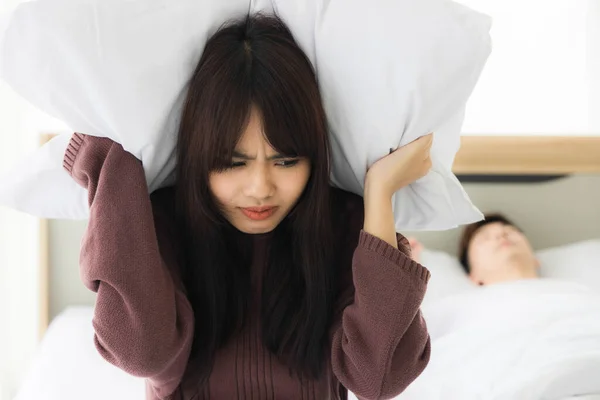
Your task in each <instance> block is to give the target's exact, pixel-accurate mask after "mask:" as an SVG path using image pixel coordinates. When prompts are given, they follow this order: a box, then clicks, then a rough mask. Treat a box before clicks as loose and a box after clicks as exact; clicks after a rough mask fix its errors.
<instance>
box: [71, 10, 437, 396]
mask: <svg viewBox="0 0 600 400" xmlns="http://www.w3.org/2000/svg"><path fill="white" fill-rule="evenodd" d="M430 146H431V136H426V137H424V138H422V139H419V140H417V141H415V142H413V143H412V144H410V145H408V146H405V147H402V148H400V149H398V150H397V151H395V152H393V153H392V154H390V155H389V156H387V157H385V158H383V159H381V160H380V161H378V162H377V163H375V164H374V165H373V166H372V167H371V168H370V169H369V171H368V173H367V179H366V182H365V196H364V203H363V199H361V198H360V197H358V196H355V195H352V194H349V193H346V192H343V191H341V190H337V189H333V188H331V187H330V186H329V171H330V163H331V161H330V150H329V142H328V135H327V121H326V118H325V113H324V111H323V105H322V103H321V99H320V96H319V90H318V85H317V82H316V77H315V73H314V71H313V69H312V67H311V64H310V62H309V60H308V59H307V58H306V56H305V55H304V54H303V53H302V51H301V50H300V48H299V47H298V46H297V44H296V43H295V42H294V39H293V37H292V35H291V33H290V32H289V30H288V29H287V28H286V27H285V25H284V24H283V23H282V22H281V21H280V20H278V19H277V18H275V17H267V16H260V15H259V16H252V17H250V16H249V17H247V18H245V19H244V20H242V21H237V22H234V23H231V24H229V25H226V26H224V27H223V28H221V29H220V30H219V31H218V32H217V33H216V34H215V35H214V36H213V37H212V38H210V40H209V41H208V42H207V44H206V48H205V50H204V52H203V55H202V57H201V60H200V62H199V64H198V67H197V69H196V71H195V72H194V74H193V77H192V79H191V81H190V85H189V92H188V95H187V100H186V102H185V105H184V110H183V113H182V116H181V122H180V130H179V136H178V147H177V160H178V163H177V171H176V172H177V184H176V186H175V187H171V188H165V189H161V190H159V191H157V192H155V193H153V194H152V195H151V196H148V189H147V186H146V181H145V177H144V170H143V168H142V165H141V163H140V162H139V161H138V160H137V159H136V158H134V157H133V156H132V155H130V154H129V153H127V152H125V151H124V150H123V149H122V147H121V146H120V145H119V144H117V143H114V142H112V141H110V140H109V139H102V138H93V137H89V136H85V135H81V134H75V135H74V136H73V138H72V141H71V143H70V146H69V149H68V150H67V153H66V155H65V168H66V169H67V171H69V172H70V173H71V175H72V176H73V178H74V179H75V180H76V181H77V182H78V183H79V184H81V185H82V186H84V187H85V188H87V189H88V191H89V204H90V220H89V226H88V229H87V232H86V236H85V238H84V241H83V246H82V253H81V271H82V272H81V275H82V278H83V280H84V282H85V283H86V285H87V286H88V288H90V289H91V290H93V291H95V292H97V301H96V311H95V316H94V321H93V324H94V328H95V344H96V347H97V349H98V351H99V352H100V353H101V354H102V356H104V357H105V358H106V359H107V360H108V361H109V362H111V363H112V364H114V365H116V366H117V367H119V368H121V369H123V370H124V371H126V372H128V373H130V374H133V375H136V376H140V377H145V378H147V380H146V382H147V385H146V386H147V398H148V399H186V400H187V399H234V398H240V399H247V398H256V399H319V400H321V399H345V398H347V390H351V391H352V392H354V393H355V394H356V395H358V396H359V397H361V398H364V399H383V398H391V397H394V396H396V395H397V394H398V393H400V392H402V390H404V388H406V387H407V385H409V384H410V383H411V382H412V381H413V380H414V379H415V378H416V377H417V376H418V375H419V374H420V372H421V371H422V370H423V369H424V368H425V366H426V364H427V362H428V360H429V352H430V343H429V335H428V333H427V329H426V326H425V322H424V321H423V318H422V316H421V313H420V311H419V306H420V303H421V301H422V299H423V295H424V292H425V289H426V284H427V281H428V279H429V272H428V271H427V270H426V269H425V268H424V267H422V266H421V265H419V264H418V263H416V262H414V261H412V260H411V259H410V247H409V246H408V242H407V241H406V239H405V238H404V237H403V236H401V235H397V234H396V233H395V229H394V219H393V214H392V202H391V198H392V194H393V193H394V192H396V191H397V190H398V189H400V188H401V187H403V186H406V185H408V184H409V183H411V182H412V181H414V180H416V179H418V178H420V177H421V176H423V175H425V174H426V173H427V171H428V170H429V168H430V166H431V163H430V160H429V148H430Z"/></svg>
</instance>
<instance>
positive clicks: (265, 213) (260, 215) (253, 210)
mask: <svg viewBox="0 0 600 400" xmlns="http://www.w3.org/2000/svg"><path fill="white" fill-rule="evenodd" d="M275 211H277V207H272V206H271V207H248V208H242V212H243V213H244V215H245V216H246V217H248V218H250V219H251V220H253V221H263V220H265V219H267V218H269V217H271V216H272V215H273V214H275Z"/></svg>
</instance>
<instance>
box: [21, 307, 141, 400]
mask: <svg viewBox="0 0 600 400" xmlns="http://www.w3.org/2000/svg"><path fill="white" fill-rule="evenodd" d="M92 316H93V310H92V308H91V307H77V308H69V309H67V310H65V311H64V312H63V313H61V314H60V315H59V316H58V317H56V318H55V319H54V321H53V322H52V324H51V325H50V328H49V329H48V332H47V333H46V335H45V336H44V340H43V341H42V343H41V345H40V348H39V350H38V352H37V354H36V357H35V359H34V361H33V365H32V368H31V369H30V371H29V373H28V374H27V375H26V377H25V379H24V381H23V383H22V385H21V388H20V390H19V392H18V394H17V396H16V397H15V398H14V400H144V399H145V389H144V380H143V379H141V378H135V377H132V376H130V375H128V374H126V373H125V372H123V371H121V370H120V369H118V368H116V367H115V366H113V365H112V364H109V363H108V362H106V361H105V360H104V359H103V358H102V357H101V356H100V354H99V353H98V351H97V350H96V347H95V346H94V341H93V339H94V329H93V327H92Z"/></svg>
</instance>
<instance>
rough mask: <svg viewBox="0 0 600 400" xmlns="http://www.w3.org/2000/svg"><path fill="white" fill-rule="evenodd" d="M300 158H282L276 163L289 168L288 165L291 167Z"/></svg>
mask: <svg viewBox="0 0 600 400" xmlns="http://www.w3.org/2000/svg"><path fill="white" fill-rule="evenodd" d="M299 161H300V160H297V159H296V160H283V161H279V162H278V163H277V165H280V166H282V167H284V168H289V167H293V166H294V165H296V164H298V162H299Z"/></svg>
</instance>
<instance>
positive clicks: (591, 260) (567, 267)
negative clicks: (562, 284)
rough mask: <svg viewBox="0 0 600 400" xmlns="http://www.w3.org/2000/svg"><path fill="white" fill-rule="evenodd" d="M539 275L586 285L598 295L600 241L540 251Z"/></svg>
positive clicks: (589, 241)
mask: <svg viewBox="0 0 600 400" xmlns="http://www.w3.org/2000/svg"><path fill="white" fill-rule="evenodd" d="M536 256H537V258H538V261H539V262H540V275H541V276H542V277H545V278H553V279H562V280H566V281H570V282H574V283H580V284H582V285H586V286H588V287H590V288H592V289H594V290H596V291H598V292H599V293H600V239H592V240H586V241H583V242H577V243H572V244H567V245H564V246H558V247H552V248H548V249H544V250H540V251H538V252H537V253H536Z"/></svg>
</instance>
